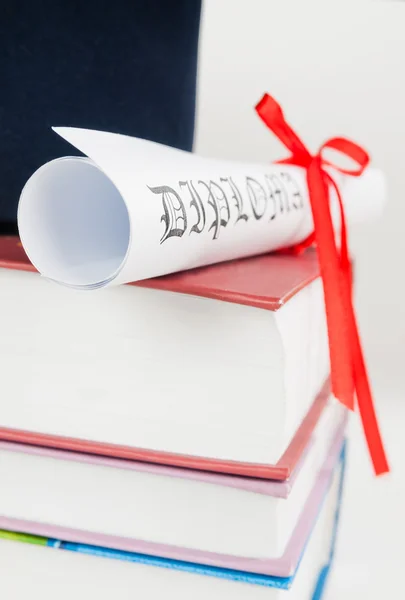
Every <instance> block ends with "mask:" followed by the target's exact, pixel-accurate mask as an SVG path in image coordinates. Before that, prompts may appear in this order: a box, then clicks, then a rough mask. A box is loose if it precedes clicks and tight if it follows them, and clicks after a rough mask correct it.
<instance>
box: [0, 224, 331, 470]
mask: <svg viewBox="0 0 405 600" xmlns="http://www.w3.org/2000/svg"><path fill="white" fill-rule="evenodd" d="M0 268H6V269H14V270H25V271H35V268H34V267H33V266H32V264H31V263H30V262H29V260H28V258H27V256H26V254H25V252H24V250H23V248H22V245H21V243H20V241H19V239H18V238H17V237H12V236H5V237H0ZM318 276H319V268H318V262H317V257H316V253H315V252H314V251H312V250H309V251H307V252H305V253H304V254H302V255H301V256H298V257H297V256H294V257H292V256H288V255H281V254H268V255H261V256H257V257H253V258H246V259H241V260H235V261H231V262H227V263H220V264H216V265H212V266H209V267H204V268H200V269H194V270H191V271H185V272H182V273H176V274H173V275H166V276H164V277H158V278H155V279H148V280H144V281H140V282H136V283H134V284H130V285H137V286H141V287H148V288H154V289H160V290H167V291H171V292H178V293H183V294H191V295H197V296H203V297H206V298H214V299H218V300H222V301H225V302H234V303H238V304H245V305H250V306H255V307H258V308H262V309H264V310H270V311H276V310H277V309H278V308H280V307H281V306H282V305H283V304H284V303H285V302H287V301H288V300H289V299H290V298H291V297H292V296H294V294H296V293H297V292H298V291H299V290H301V289H302V288H304V287H305V286H306V285H308V284H309V283H311V281H313V280H314V279H316V278H317V277H318ZM329 392H330V387H329V382H327V383H325V386H324V387H323V389H322V390H321V392H320V393H319V395H318V396H317V398H316V399H315V400H314V403H313V405H312V407H311V408H310V410H309V412H308V413H307V415H306V417H305V418H304V420H303V421H302V423H301V425H300V427H299V428H298V430H297V431H296V433H295V435H294V437H293V439H292V440H291V442H290V444H289V446H288V447H287V449H286V451H285V452H284V454H283V455H282V456H281V457H280V458H279V460H278V461H277V463H276V464H274V465H262V464H252V463H246V464H244V463H239V462H234V461H227V460H219V459H204V458H201V457H193V456H185V455H177V454H171V453H166V452H157V451H151V450H145V449H140V448H133V447H127V446H119V445H113V444H104V443H101V442H93V441H88V440H80V439H73V438H68V437H60V436H53V435H48V434H39V433H38V434H37V433H34V432H29V431H19V430H14V429H7V428H3V427H1V417H0V439H2V440H6V441H13V442H20V443H25V444H32V445H37V446H46V447H51V448H59V449H65V450H71V451H77V452H86V453H91V454H98V455H103V456H112V457H117V458H124V459H130V460H137V461H144V462H153V463H160V464H166V465H173V466H178V467H184V468H192V469H199V470H204V471H214V472H218V473H228V474H234V475H242V476H249V477H258V478H265V479H278V480H285V479H287V478H288V477H289V476H290V475H291V473H292V472H293V471H294V469H295V467H296V465H297V463H298V462H299V459H300V457H301V455H302V452H303V451H304V449H305V447H306V446H307V444H308V442H309V439H310V437H311V433H312V431H313V429H314V427H315V425H316V423H317V421H318V419H319V417H320V415H321V413H322V410H323V408H324V407H325V405H326V402H327V399H328V395H329Z"/></svg>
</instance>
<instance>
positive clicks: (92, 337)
mask: <svg viewBox="0 0 405 600" xmlns="http://www.w3.org/2000/svg"><path fill="white" fill-rule="evenodd" d="M0 286H1V289H2V293H1V297H0V319H1V331H2V335H1V337H0V358H1V362H2V390H3V394H2V397H1V399H0V404H1V410H0V415H1V417H0V478H1V482H2V485H1V494H0V528H1V533H0V538H1V539H0V561H1V564H2V574H1V587H2V591H3V593H4V594H5V597H7V598H20V597H21V598H22V597H23V593H24V594H26V593H27V592H28V591H29V590H30V591H31V593H32V590H35V591H36V595H35V594H34V595H35V597H37V596H38V597H41V599H42V600H47V599H48V598H49V599H50V598H55V597H57V598H58V599H59V600H60V599H64V598H71V597H72V594H76V595H79V597H85V594H86V596H87V595H90V597H97V598H98V599H99V600H103V599H104V598H105V599H107V598H108V599H109V600H110V599H111V598H114V599H117V600H121V599H122V600H125V599H127V598H128V599H129V598H131V599H132V598H134V597H135V596H139V597H141V598H148V599H150V600H152V599H155V598H156V599H157V598H160V597H162V596H165V597H167V598H173V599H174V598H175V599H176V600H183V599H184V600H186V599H187V600H189V599H190V598H193V599H200V598H201V600H202V599H204V600H205V599H206V598H209V599H210V600H216V599H218V600H220V599H221V600H222V599H223V598H235V599H238V600H242V599H245V598H246V600H254V599H255V598H257V599H258V600H260V598H267V599H268V600H273V599H276V598H277V599H278V598H281V599H283V598H285V600H287V599H296V600H298V599H299V600H309V599H313V600H319V598H321V596H322V593H323V590H324V586H325V581H326V579H327V575H328V572H329V569H330V564H331V560H332V557H333V549H334V544H335V538H336V530H337V524H338V514H339V505H340V499H341V492H342V482H343V473H344V463H345V425H346V412H345V409H344V408H343V406H342V405H341V404H340V403H338V402H337V401H336V400H335V399H334V398H333V397H332V396H331V394H330V388H329V382H328V376H329V351H328V339H327V329H326V320H325V312H324V300H323V290H322V283H321V279H320V277H319V270H318V263H317V258H316V253H315V252H314V251H312V250H309V251H307V252H306V253H304V254H303V255H301V256H299V257H296V256H294V257H292V256H282V255H265V256H259V257H253V258H248V259H243V260H235V261H231V262H228V263H221V264H217V265H213V266H209V267H205V268H200V269H195V270H192V271H187V272H183V273H176V274H174V275H168V276H165V277H160V278H156V279H151V280H146V281H142V282H138V283H136V284H133V285H124V286H120V287H111V288H106V289H102V290H99V291H97V292H95V293H94V294H86V293H83V292H82V291H78V290H73V289H66V288H64V287H62V286H58V285H55V284H52V283H50V282H48V281H47V280H45V279H44V278H42V277H40V275H39V274H38V273H36V272H35V270H34V269H33V267H32V266H31V265H30V263H29V261H28V259H27V257H26V255H25V253H24V251H23V249H22V247H21V244H20V243H19V241H18V239H17V238H13V237H9V238H7V237H6V238H2V239H0ZM16 542H29V543H28V544H23V543H16Z"/></svg>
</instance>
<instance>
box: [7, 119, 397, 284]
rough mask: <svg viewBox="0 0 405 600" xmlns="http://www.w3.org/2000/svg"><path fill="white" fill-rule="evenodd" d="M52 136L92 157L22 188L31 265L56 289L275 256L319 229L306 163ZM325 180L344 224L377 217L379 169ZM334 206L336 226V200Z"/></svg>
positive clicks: (93, 135)
mask: <svg viewBox="0 0 405 600" xmlns="http://www.w3.org/2000/svg"><path fill="white" fill-rule="evenodd" d="M55 131H56V133H58V134H59V135H60V136H61V137H63V138H64V139H65V140H67V141H68V142H70V143H71V144H72V145H73V146H75V147H76V148H77V149H78V150H80V151H81V152H83V153H84V154H85V155H87V157H88V158H79V157H78V158H75V157H65V158H61V159H57V160H54V161H52V162H49V163H47V164H45V165H43V166H42V167H41V168H40V169H38V170H37V171H36V172H35V173H34V174H33V175H32V177H31V178H30V179H29V180H28V182H27V184H26V185H25V187H24V189H23V191H22V194H21V198H20V202H19V208H18V226H19V232H20V236H21V241H22V244H23V246H24V249H25V251H26V253H27V255H28V257H29V258H30V260H31V261H32V263H33V264H34V266H35V267H36V268H37V269H38V271H39V272H40V273H42V274H43V275H44V276H45V277H47V278H49V279H52V280H55V281H57V282H59V283H62V284H65V285H67V286H72V287H75V288H83V289H95V288H99V287H104V286H108V285H118V284H122V283H128V282H131V281H137V280H140V279H145V278H149V277H156V276H158V275H164V274H167V273H173V272H176V271H181V270H184V269H191V268H194V267H199V266H203V265H208V264H211V263H216V262H221V261H226V260H230V259H234V258H239V257H244V256H250V255H255V254H261V253H265V252H269V251H274V250H277V249H280V248H284V247H286V246H291V245H293V244H296V243H298V242H301V241H303V240H304V239H305V238H306V237H307V236H308V235H309V234H310V233H311V231H312V230H313V222H312V215H311V208H310V202H309V197H308V189H307V185H306V174H305V170H304V169H301V168H299V167H294V166H289V165H288V166H287V165H279V164H267V165H266V164H264V165H258V164H244V163H238V162H227V161H222V160H213V159H207V158H202V157H200V156H197V155H195V154H192V153H188V152H183V151H180V150H176V149H173V148H169V147H167V146H163V145H161V144H156V143H154V142H149V141H145V140H141V139H136V138H132V137H128V136H123V135H118V134H112V133H105V132H101V131H93V130H86V129H74V128H56V129H55ZM330 172H331V175H332V176H333V177H334V179H335V181H336V182H337V183H338V185H339V189H340V190H341V194H342V198H343V202H344V206H345V209H346V216H347V221H348V223H349V225H350V224H352V223H353V222H356V221H362V220H365V219H368V218H369V217H371V216H373V215H375V214H378V213H379V212H380V210H381V208H382V205H383V203H384V191H385V189H384V177H383V175H382V173H381V172H380V171H378V170H375V169H368V170H367V171H366V172H365V173H364V174H363V175H362V176H361V177H358V178H356V177H350V176H343V175H341V174H339V173H337V172H334V171H333V170H331V171H330ZM331 203H332V213H333V215H334V224H335V226H336V227H338V226H339V219H338V214H339V213H338V210H337V199H336V197H335V196H334V193H333V192H331Z"/></svg>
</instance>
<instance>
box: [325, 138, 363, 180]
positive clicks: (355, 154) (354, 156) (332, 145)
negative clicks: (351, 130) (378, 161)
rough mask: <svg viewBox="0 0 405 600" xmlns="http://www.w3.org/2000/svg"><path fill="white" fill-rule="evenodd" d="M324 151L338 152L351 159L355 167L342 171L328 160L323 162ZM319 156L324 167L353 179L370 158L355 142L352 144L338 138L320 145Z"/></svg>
mask: <svg viewBox="0 0 405 600" xmlns="http://www.w3.org/2000/svg"><path fill="white" fill-rule="evenodd" d="M324 150H335V151H336V152H339V153H340V154H343V155H344V156H346V157H347V158H349V159H351V160H352V161H353V162H354V163H356V165H357V166H356V167H354V168H351V169H344V168H342V167H340V166H338V165H336V164H334V163H332V162H330V161H328V160H325V159H324V158H323V154H324ZM319 155H320V157H321V159H322V163H323V164H324V165H327V166H330V167H333V168H334V169H336V170H338V171H340V172H341V173H344V174H345V175H352V176H354V177H358V176H359V175H361V174H362V173H363V172H364V170H365V168H366V167H367V166H368V164H369V163H370V156H369V154H368V153H367V152H366V151H365V150H364V148H362V147H361V146H359V145H358V144H356V143H355V142H352V141H351V140H347V139H345V138H340V137H336V138H331V139H330V140H328V141H327V142H325V143H324V144H322V146H321V147H320V149H319Z"/></svg>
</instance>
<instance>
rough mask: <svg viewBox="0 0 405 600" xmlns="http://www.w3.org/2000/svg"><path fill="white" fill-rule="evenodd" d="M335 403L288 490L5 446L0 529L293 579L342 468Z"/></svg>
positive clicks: (0, 455) (341, 421)
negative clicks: (332, 482) (332, 481)
mask: <svg viewBox="0 0 405 600" xmlns="http://www.w3.org/2000/svg"><path fill="white" fill-rule="evenodd" d="M345 422H346V412H345V410H344V409H343V407H341V406H340V404H338V403H337V402H336V401H335V400H331V403H330V405H329V406H328V407H327V410H326V411H325V413H324V415H322V417H321V420H320V422H319V424H318V426H317V427H316V428H315V432H314V435H313V436H312V438H311V445H310V447H309V448H308V450H307V452H306V454H305V455H304V456H303V458H302V461H301V462H300V464H299V466H298V469H297V472H296V473H295V474H294V475H293V477H291V479H290V480H289V482H280V481H278V482H277V481H263V480H258V479H252V478H243V477H236V476H229V475H219V474H213V473H202V472H198V471H197V472H194V471H191V470H186V469H179V468H173V467H165V466H157V465H151V464H149V465H148V464H147V463H135V462H134V461H123V460H120V459H107V458H102V457H96V456H91V455H83V454H79V453H70V452H66V451H57V450H49V449H44V448H35V447H34V446H24V445H22V444H19V445H18V444H10V443H9V442H0V479H1V481H2V493H1V495H0V528H2V529H11V530H18V531H22V532H25V533H32V534H37V535H42V536H46V537H54V538H61V539H64V540H67V541H73V542H81V543H84V544H92V545H98V546H107V547H110V548H115V549H118V550H126V551H134V552H140V553H145V554H153V555H155V556H161V557H166V558H172V559H176V560H183V561H189V562H197V563H201V564H206V565H211V566H221V567H223V568H229V569H237V570H244V571H251V572H254V573H259V574H267V575H277V576H280V577H288V576H290V575H292V573H293V572H294V571H295V569H296V567H297V561H298V559H299V556H300V554H301V552H302V550H303V547H304V545H305V540H306V538H307V536H308V534H309V531H310V530H311V528H312V526H313V523H314V520H315V518H316V514H317V511H318V507H319V505H320V503H321V500H322V498H323V495H324V494H325V491H326V489H327V486H328V482H329V480H330V478H331V474H332V472H333V469H334V467H335V464H336V462H337V459H338V456H339V453H340V450H341V446H342V441H343V434H344V428H345Z"/></svg>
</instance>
